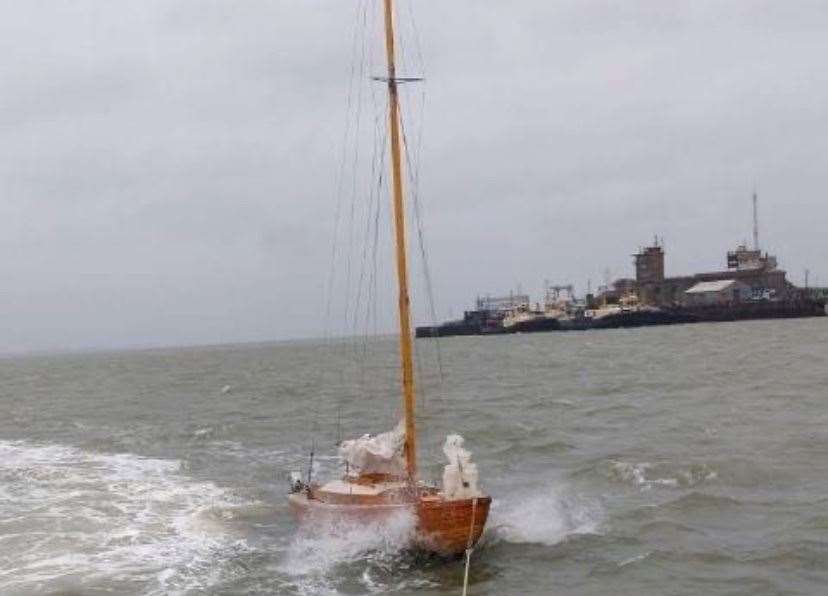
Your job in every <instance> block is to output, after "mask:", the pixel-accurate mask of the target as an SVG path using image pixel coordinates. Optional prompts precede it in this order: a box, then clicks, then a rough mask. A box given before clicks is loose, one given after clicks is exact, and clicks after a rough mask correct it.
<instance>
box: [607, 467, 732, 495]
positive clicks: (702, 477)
mask: <svg viewBox="0 0 828 596" xmlns="http://www.w3.org/2000/svg"><path fill="white" fill-rule="evenodd" d="M609 476H610V478H611V479H612V480H617V481H620V482H624V483H628V484H634V485H635V486H639V487H641V488H642V489H644V490H649V489H651V488H654V487H667V488H692V487H694V486H697V485H699V484H701V483H703V482H708V481H710V480H714V479H716V478H717V477H718V474H717V472H716V471H715V470H713V469H712V468H710V467H709V466H708V465H706V464H692V465H690V466H687V467H685V468H679V469H674V468H673V467H671V466H666V465H653V464H650V463H647V462H642V463H630V462H625V461H611V462H610V467H609Z"/></svg>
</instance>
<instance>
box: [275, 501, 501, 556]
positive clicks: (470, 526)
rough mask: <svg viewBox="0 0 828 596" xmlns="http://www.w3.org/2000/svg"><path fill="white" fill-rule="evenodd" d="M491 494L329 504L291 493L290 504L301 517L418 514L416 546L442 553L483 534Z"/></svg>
mask: <svg viewBox="0 0 828 596" xmlns="http://www.w3.org/2000/svg"><path fill="white" fill-rule="evenodd" d="M491 502H492V499H491V497H485V496H484V497H478V498H477V499H460V500H455V501H447V500H444V499H442V498H440V497H438V496H435V495H427V496H420V497H417V498H416V499H415V500H401V501H398V502H386V503H370V504H359V503H326V502H323V501H320V500H317V499H314V498H308V496H307V495H306V494H304V493H297V494H292V495H290V497H289V498H288V503H289V504H290V507H291V509H292V510H293V512H294V514H295V515H296V516H297V518H298V519H300V520H303V521H306V522H311V523H313V522H321V521H339V520H346V521H354V522H368V521H379V522H381V521H383V520H384V519H389V518H391V517H392V516H394V515H399V514H400V513H402V512H406V511H407V512H411V513H412V514H414V515H415V517H416V530H415V534H414V537H413V546H414V547H416V548H419V549H421V550H425V551H427V552H431V553H436V554H439V555H443V556H456V555H460V554H463V552H464V551H465V550H466V547H467V546H468V545H469V534H471V545H472V546H474V545H475V544H476V543H477V541H478V540H479V539H480V536H481V534H482V533H483V528H484V527H485V525H486V519H487V518H488V516H489V507H490V505H491Z"/></svg>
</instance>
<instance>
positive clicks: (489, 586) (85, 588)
mask: <svg viewBox="0 0 828 596" xmlns="http://www.w3.org/2000/svg"><path fill="white" fill-rule="evenodd" d="M441 346H442V360H443V368H444V379H443V382H442V384H438V383H437V374H436V366H434V362H435V355H434V351H433V344H431V343H429V342H418V351H419V352H421V355H422V356H423V358H422V361H423V370H424V371H427V374H425V376H424V377H423V386H424V387H425V389H426V391H425V397H424V398H423V400H422V402H421V405H422V406H423V407H422V410H423V412H422V414H423V415H422V420H423V425H424V426H425V427H426V429H427V430H426V431H424V432H425V436H424V438H423V439H424V440H423V444H422V445H421V457H422V458H423V459H424V460H428V461H429V462H430V463H429V464H428V465H425V472H426V473H428V474H432V475H434V476H436V475H438V474H439V471H440V465H441V459H442V455H441V453H440V450H439V443H440V440H441V439H442V436H444V435H445V434H446V433H447V432H451V431H458V432H461V433H462V434H463V435H464V436H465V437H466V440H467V445H468V446H469V447H470V448H471V449H472V450H473V451H474V455H475V459H476V461H477V462H478V465H479V468H480V470H481V476H482V482H483V484H484V486H485V487H486V488H487V489H488V490H489V491H490V492H491V493H492V494H493V495H494V497H495V504H494V507H493V511H492V515H491V518H490V524H489V528H488V530H487V532H486V534H485V537H484V540H483V543H482V545H481V546H480V548H478V549H477V550H476V552H475V556H474V559H473V565H472V573H471V593H472V594H559V595H564V594H573V595H575V594H577V595H581V594H609V593H615V594H658V595H663V594H750V595H752V596H759V595H762V594H825V593H826V591H828V587H826V586H828V389H827V388H828V355H827V352H826V346H828V321H827V320H800V321H768V322H750V323H741V324H719V325H693V326H684V327H671V328H653V329H640V330H613V331H597V332H587V333H568V334H537V335H522V336H502V337H486V338H451V339H446V340H443V341H442V342H441ZM357 348H358V349H359V346H357ZM394 348H395V343H394V342H393V341H392V340H378V341H377V342H374V343H370V344H368V345H367V346H365V349H366V352H367V358H363V356H362V355H360V354H358V353H356V352H355V351H354V349H353V346H351V347H348V346H344V347H343V346H338V347H336V348H334V349H331V348H330V347H327V348H326V347H325V346H322V345H320V344H315V343H311V342H296V343H283V344H273V345H258V346H229V347H215V348H198V349H176V350H156V351H143V352H123V353H106V354H103V353H98V354H80V355H79V354H75V355H59V356H37V357H26V358H6V359H2V360H0V381H2V382H1V383H0V593H2V594H30V593H60V594H64V595H65V594H95V593H103V592H108V593H119V594H130V593H136V594H138V593H148V594H168V593H215V594H219V593H228V594H229V593H232V594H244V593H250V594H256V593H277V594H365V593H397V594H415V593H416V594H459V592H460V586H461V580H462V564H461V563H460V562H455V561H449V562H446V561H442V560H436V559H426V558H422V557H417V556H414V555H411V554H410V553H406V552H404V551H402V550H401V545H402V544H404V542H405V535H406V532H407V531H408V530H409V529H410V520H407V519H405V518H401V519H398V520H394V522H393V523H391V524H388V525H387V526H385V527H381V528H380V527H359V528H350V529H346V531H340V532H338V533H337V534H336V535H334V536H329V535H324V534H323V535H316V534H312V533H307V532H306V533H302V532H300V533H297V531H296V528H295V526H294V523H293V521H292V519H291V517H290V514H289V512H288V510H287V508H286V506H285V501H284V493H285V490H284V489H285V487H286V482H285V480H284V472H285V471H287V470H289V469H291V468H299V467H301V468H304V467H305V466H307V449H308V446H309V442H308V437H309V436H310V435H311V432H312V431H314V430H316V434H317V436H319V437H320V440H319V442H318V444H317V450H318V451H319V453H320V454H321V455H320V457H319V458H318V460H317V461H318V464H319V465H318V468H319V470H318V473H319V474H323V473H325V472H329V471H333V470H334V469H335V460H334V458H332V457H331V456H332V455H333V442H334V441H335V440H336V435H337V427H338V425H337V420H338V419H340V420H341V428H342V430H343V434H346V435H348V434H353V433H356V432H363V431H367V430H371V431H379V430H383V429H385V428H387V427H388V426H389V425H390V424H391V423H392V420H393V418H394V415H395V413H396V411H397V404H396V392H395V388H394V382H395V381H396V374H397V373H396V369H395V360H394ZM354 361H364V364H363V365H362V366H359V367H352V366H351V364H352V362H354ZM339 405H341V412H340V411H339V410H340V407H339ZM338 412H339V413H338Z"/></svg>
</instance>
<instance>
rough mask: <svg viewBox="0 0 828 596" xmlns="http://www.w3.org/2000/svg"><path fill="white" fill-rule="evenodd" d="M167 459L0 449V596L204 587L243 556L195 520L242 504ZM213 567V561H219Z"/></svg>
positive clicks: (235, 543) (55, 448)
mask: <svg viewBox="0 0 828 596" xmlns="http://www.w3.org/2000/svg"><path fill="white" fill-rule="evenodd" d="M180 469H181V464H180V462H178V461H174V460H163V459H152V458H143V457H138V456H136V455H131V454H115V455H107V454H99V453H91V452H87V451H83V450H80V449H77V448H74V447H68V446H63V445H33V444H30V443H27V442H22V441H19V442H3V441H0V486H2V487H3V501H2V507H0V524H2V525H3V527H4V529H5V530H9V532H6V533H4V536H3V543H2V544H3V552H4V557H3V569H2V570H0V593H5V592H7V591H14V592H21V593H25V592H27V591H43V590H44V589H45V590H46V591H51V590H53V589H59V588H61V587H65V584H66V582H67V581H69V582H70V584H71V583H72V582H74V583H76V584H77V585H85V586H89V585H95V583H96V582H98V581H103V580H106V581H112V580H114V581H117V580H119V579H122V580H124V581H129V582H134V583H132V584H131V585H133V586H136V585H138V586H141V591H142V592H144V593H159V594H160V593H165V594H166V593H171V592H177V591H186V590H192V589H199V588H204V587H207V584H205V583H204V582H205V577H209V574H208V571H209V570H210V569H213V568H214V567H216V565H217V564H218V562H220V560H221V558H222V557H224V556H226V555H227V554H228V552H233V551H234V550H238V549H240V548H244V545H243V543H241V542H240V541H239V540H238V539H236V538H234V537H232V535H231V534H229V533H227V532H222V531H215V528H214V527H213V526H210V525H208V524H202V523H201V519H200V514H201V513H202V512H205V511H207V510H209V509H212V508H216V507H219V508H221V507H234V506H239V505H241V504H242V503H241V502H240V501H239V500H238V499H236V498H234V497H233V496H232V495H231V494H229V493H228V492H227V491H226V490H224V489H221V488H219V487H217V486H216V485H214V484H212V483H210V482H199V481H196V480H194V479H192V478H189V477H187V476H185V475H183V474H182V473H181V472H180ZM217 559H218V561H217Z"/></svg>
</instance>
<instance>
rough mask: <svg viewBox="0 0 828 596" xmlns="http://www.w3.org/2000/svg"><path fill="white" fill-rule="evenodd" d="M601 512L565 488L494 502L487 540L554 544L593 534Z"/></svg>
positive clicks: (562, 486) (536, 491)
mask: <svg viewBox="0 0 828 596" xmlns="http://www.w3.org/2000/svg"><path fill="white" fill-rule="evenodd" d="M603 520H604V511H603V509H602V507H601V506H600V505H599V503H597V502H596V501H595V500H594V499H589V498H586V497H583V496H581V495H576V494H574V493H572V492H570V491H569V490H568V488H567V487H566V486H565V485H558V486H554V487H545V488H539V489H536V490H535V491H532V492H530V493H528V494H522V495H515V496H509V497H505V498H504V499H502V500H500V499H499V500H496V501H495V503H494V504H493V506H492V513H491V515H490V519H489V528H490V530H489V532H488V535H487V536H486V538H487V540H492V541H504V542H511V543H517V544H521V543H535V544H545V545H549V546H552V545H555V544H558V543H560V542H562V541H564V540H566V539H567V538H568V537H570V536H573V535H578V534H594V533H596V532H597V531H598V528H599V526H600V525H601V523H602V522H603Z"/></svg>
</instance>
